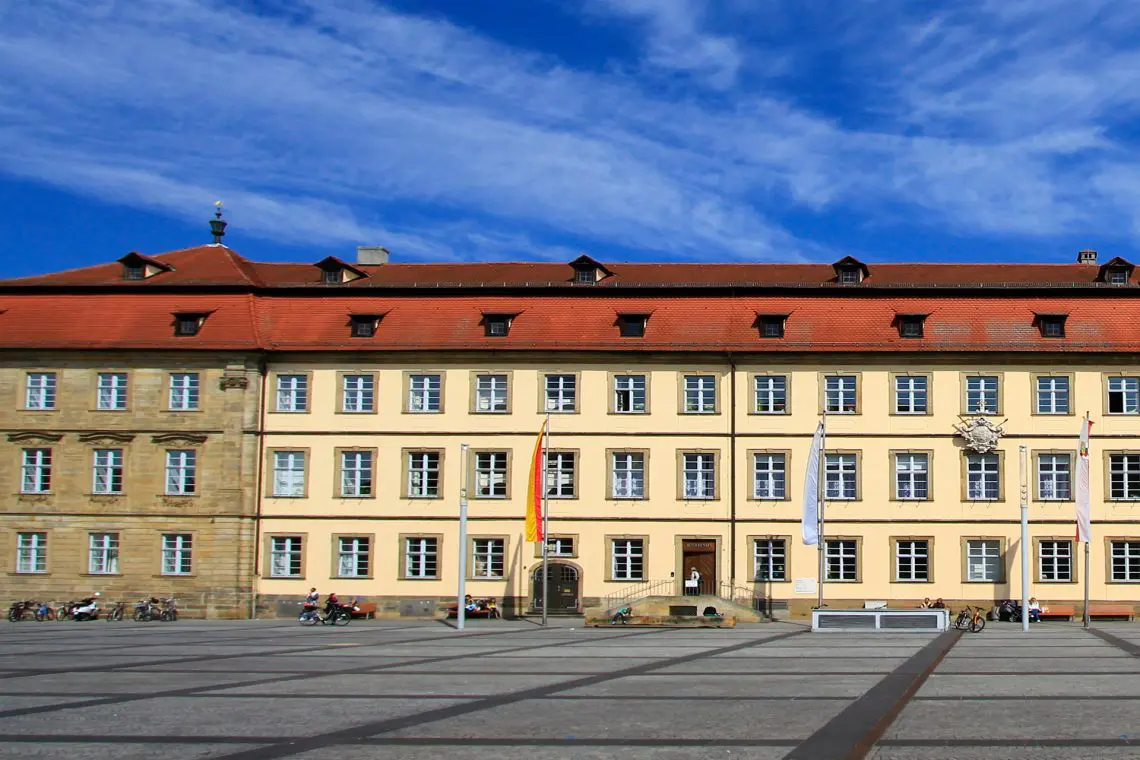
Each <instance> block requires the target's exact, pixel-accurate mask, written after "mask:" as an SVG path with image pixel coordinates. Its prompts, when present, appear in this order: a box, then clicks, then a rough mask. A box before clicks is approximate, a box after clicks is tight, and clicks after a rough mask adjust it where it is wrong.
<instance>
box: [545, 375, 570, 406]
mask: <svg viewBox="0 0 1140 760" xmlns="http://www.w3.org/2000/svg"><path fill="white" fill-rule="evenodd" d="M542 387H543V394H544V399H545V403H544V407H545V409H546V411H548V412H550V413H551V414H572V413H574V412H576V411H578V376H577V375H573V374H569V375H566V374H563V375H558V374H551V375H546V376H545V377H544V378H543V381H542Z"/></svg>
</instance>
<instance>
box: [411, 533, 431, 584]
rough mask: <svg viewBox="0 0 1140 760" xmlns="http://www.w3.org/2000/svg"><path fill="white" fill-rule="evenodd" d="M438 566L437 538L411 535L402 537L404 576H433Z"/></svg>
mask: <svg viewBox="0 0 1140 760" xmlns="http://www.w3.org/2000/svg"><path fill="white" fill-rule="evenodd" d="M438 567H439V539H438V538H434V537H431V536H411V537H409V538H405V539H404V577H405V578H435V577H436V576H437V574H438Z"/></svg>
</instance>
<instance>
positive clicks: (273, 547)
mask: <svg viewBox="0 0 1140 760" xmlns="http://www.w3.org/2000/svg"><path fill="white" fill-rule="evenodd" d="M303 557H304V555H303V554H302V538H301V536H273V537H272V538H271V539H269V577H271V578H300V577H302V573H301V570H302V563H301V560H302V559H303Z"/></svg>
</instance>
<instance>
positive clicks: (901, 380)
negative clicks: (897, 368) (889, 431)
mask: <svg viewBox="0 0 1140 760" xmlns="http://www.w3.org/2000/svg"><path fill="white" fill-rule="evenodd" d="M929 389H930V380H929V378H927V377H926V376H925V375H895V414H926V412H927V396H928V394H929Z"/></svg>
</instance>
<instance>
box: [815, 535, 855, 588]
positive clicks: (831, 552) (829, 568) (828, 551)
mask: <svg viewBox="0 0 1140 760" xmlns="http://www.w3.org/2000/svg"><path fill="white" fill-rule="evenodd" d="M824 556H825V559H826V567H825V571H824V572H825V577H826V580H827V582H829V583H855V582H857V581H858V580H859V542H858V541H856V540H855V539H853V538H832V539H826V540H825V543H824ZM836 570H838V572H835V571H836Z"/></svg>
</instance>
